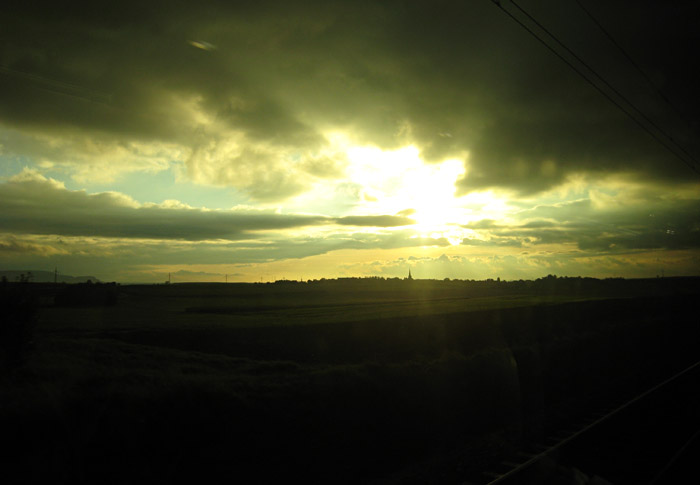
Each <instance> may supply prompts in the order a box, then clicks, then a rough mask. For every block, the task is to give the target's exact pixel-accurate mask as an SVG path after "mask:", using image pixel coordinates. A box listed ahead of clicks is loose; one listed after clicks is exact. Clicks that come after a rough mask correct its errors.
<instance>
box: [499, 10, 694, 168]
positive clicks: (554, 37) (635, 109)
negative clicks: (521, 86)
mask: <svg viewBox="0 0 700 485" xmlns="http://www.w3.org/2000/svg"><path fill="white" fill-rule="evenodd" d="M510 3H512V4H513V5H515V7H516V8H517V9H518V10H520V11H521V12H522V13H523V14H524V15H525V16H526V17H527V18H529V19H530V20H531V21H532V22H534V23H535V25H537V26H538V27H539V28H540V29H542V30H543V31H544V32H545V33H546V34H547V35H549V36H550V37H551V38H552V39H554V41H555V42H556V43H557V44H559V45H560V46H561V47H563V48H564V50H566V52H568V53H569V54H571V55H572V56H573V57H574V59H576V60H577V61H578V62H580V63H581V64H582V65H583V66H584V67H585V68H586V69H588V70H589V71H590V72H592V73H593V75H594V76H595V77H597V78H598V79H599V80H600V81H601V82H602V83H603V84H605V86H607V87H608V88H609V89H610V90H611V91H612V92H613V93H615V94H616V95H617V96H618V97H619V98H620V99H622V100H623V101H624V102H625V103H627V104H628V105H629V106H630V107H631V108H632V109H633V110H634V111H635V112H637V114H639V115H640V116H641V117H642V118H644V120H645V121H646V122H647V123H649V124H650V125H651V126H652V127H654V128H655V129H656V130H657V131H658V132H659V133H661V134H662V135H663V136H665V137H666V138H667V139H668V140H670V141H671V143H672V144H673V145H674V146H676V148H678V149H679V150H681V151H682V152H683V153H684V154H685V155H687V156H688V158H690V159H691V160H692V161H693V162H695V163H696V164H699V163H700V162H698V161H697V160H696V159H695V158H694V157H693V155H692V154H690V153H689V152H688V151H687V150H686V149H685V148H683V147H682V146H681V145H679V144H678V143H677V142H676V141H675V140H674V139H673V137H672V136H670V135H669V134H668V133H666V132H665V131H664V130H662V129H661V127H659V125H657V124H656V123H655V122H654V121H653V120H651V119H650V118H649V117H648V116H646V115H645V114H644V113H643V112H642V111H641V110H640V109H639V108H637V107H636V106H635V105H634V103H632V101H630V100H629V99H627V97H625V96H624V95H623V94H622V93H621V92H620V91H618V90H617V89H615V87H614V86H613V85H611V84H610V83H609V82H608V81H607V80H606V79H605V78H603V76H601V75H600V74H598V73H597V72H596V70H595V69H593V68H592V67H591V66H590V65H589V64H588V63H587V62H586V61H584V60H583V59H581V57H579V56H578V55H577V54H576V53H575V52H574V51H572V50H571V49H569V47H567V46H566V45H565V44H564V43H563V42H562V41H560V40H559V38H557V36H556V35H554V34H553V33H552V32H551V31H549V30H548V29H547V28H546V27H545V26H544V25H542V24H541V23H540V22H538V21H537V19H535V18H534V17H533V16H532V15H530V14H529V13H527V11H525V9H523V8H522V7H521V6H520V5H518V4H517V3H516V2H515V0H510Z"/></svg>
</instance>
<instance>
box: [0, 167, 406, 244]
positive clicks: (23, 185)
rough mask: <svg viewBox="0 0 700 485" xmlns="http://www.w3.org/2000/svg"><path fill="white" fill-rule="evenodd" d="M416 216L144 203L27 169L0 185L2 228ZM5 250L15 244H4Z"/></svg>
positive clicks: (243, 224) (196, 230) (296, 223)
mask: <svg viewBox="0 0 700 485" xmlns="http://www.w3.org/2000/svg"><path fill="white" fill-rule="evenodd" d="M413 222H414V221H412V220H411V219H408V218H405V217H399V216H388V215H378V216H364V217H362V216H360V217H345V218H332V217H327V216H322V215H292V214H276V213H270V212H261V211H259V212H251V211H249V212H242V211H213V210H202V209H194V208H189V207H183V206H181V205H180V206H179V205H177V204H175V205H174V206H173V205H170V206H169V205H167V204H165V205H153V204H151V205H141V204H138V203H136V202H135V201H133V200H132V199H130V198H129V197H127V196H124V195H122V194H119V193H114V192H105V193H99V194H87V193H86V192H84V191H71V190H67V189H65V188H64V187H63V186H62V185H61V184H59V183H58V182H56V181H54V180H51V179H46V178H44V177H42V176H40V175H38V174H36V173H34V172H31V171H25V172H23V173H22V174H20V175H18V176H16V177H14V178H13V179H11V180H10V181H8V182H6V183H3V184H0V227H2V230H3V231H11V232H15V233H24V234H56V235H65V236H96V237H112V238H152V239H180V240H187V241H201V240H206V239H229V240H237V239H250V238H252V237H254V236H253V234H254V233H256V232H259V231H270V230H284V229H291V228H301V227H306V226H320V225H331V224H340V225H344V226H365V227H392V226H405V225H409V224H412V223H413ZM6 246H7V247H6V248H5V249H6V250H8V249H11V248H12V247H13V246H12V245H11V244H10V245H6Z"/></svg>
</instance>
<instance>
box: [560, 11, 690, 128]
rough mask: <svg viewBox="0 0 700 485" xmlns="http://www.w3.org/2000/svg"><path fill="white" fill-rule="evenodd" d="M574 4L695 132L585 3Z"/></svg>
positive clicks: (686, 118) (655, 92) (687, 120)
mask: <svg viewBox="0 0 700 485" xmlns="http://www.w3.org/2000/svg"><path fill="white" fill-rule="evenodd" d="M574 2H576V4H577V5H578V6H579V8H580V9H581V10H583V12H584V13H585V14H586V15H587V16H588V18H590V19H591V21H592V22H593V23H594V24H595V25H596V27H598V29H599V30H600V31H601V32H602V33H603V35H605V37H607V38H608V40H609V41H610V42H611V43H612V45H614V46H615V47H616V48H617V50H619V51H620V53H621V54H622V56H623V57H624V58H625V59H627V61H628V62H629V63H630V64H631V65H632V67H634V68H635V69H636V71H637V72H638V73H639V74H640V75H641V76H642V77H643V78H644V80H645V81H646V83H647V86H649V88H650V89H651V90H652V92H654V94H656V95H657V96H658V97H659V98H660V99H661V100H662V101H663V102H664V103H666V104H667V105H668V106H669V107H670V108H671V109H672V110H673V111H674V112H675V113H676V115H678V117H679V118H681V119H682V120H683V121H684V122H685V124H686V125H687V127H688V128H689V129H690V130H691V131H695V129H694V128H693V127H692V126H691V122H690V120H689V119H688V117H687V116H685V114H683V112H682V111H681V110H680V109H679V108H678V106H676V105H675V104H674V103H673V102H672V101H671V100H670V99H669V98H668V97H667V96H666V95H665V94H664V92H663V91H662V90H661V89H660V88H659V87H658V86H657V85H656V84H655V83H654V81H652V80H651V78H650V77H649V75H648V74H647V73H646V72H645V71H644V69H642V68H641V67H640V66H639V64H638V63H637V62H636V61H635V60H634V59H633V58H632V56H631V55H630V54H629V53H628V52H627V51H626V50H625V49H624V48H623V47H622V45H620V43H619V42H617V40H615V38H614V37H613V36H612V34H611V33H610V32H609V31H608V30H607V29H606V28H605V27H604V26H603V24H601V23H600V22H599V21H598V19H597V18H596V17H595V16H594V15H593V14H592V13H591V11H590V10H588V9H587V8H586V7H585V6H584V5H583V3H581V1H580V0H574Z"/></svg>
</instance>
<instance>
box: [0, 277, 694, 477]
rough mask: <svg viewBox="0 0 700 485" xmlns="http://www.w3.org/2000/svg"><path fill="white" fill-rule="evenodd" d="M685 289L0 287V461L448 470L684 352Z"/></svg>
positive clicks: (415, 284)
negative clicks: (1, 441)
mask: <svg viewBox="0 0 700 485" xmlns="http://www.w3.org/2000/svg"><path fill="white" fill-rule="evenodd" d="M698 294H700V282H699V281H698V279H694V278H685V279H670V278H669V279H658V280H632V281H625V280H602V281H601V280H588V279H583V280H582V279H576V278H570V279H569V278H567V279H561V278H560V279H556V278H554V279H552V278H547V279H541V280H537V281H536V282H512V283H505V282H497V281H488V282H461V281H420V280H419V281H404V280H331V281H318V282H308V283H296V282H278V283H275V284H229V285H224V284H192V285H187V284H179V285H153V286H136V285H134V286H119V285H57V286H53V285H50V284H46V285H42V284H30V283H26V284H9V285H5V286H4V287H3V306H4V313H5V314H4V315H3V317H4V322H3V325H4V327H3V328H5V329H10V328H15V327H17V328H21V329H22V330H23V331H22V332H18V331H9V330H5V331H4V333H3V334H2V336H3V338H4V341H3V342H4V343H3V356H4V357H3V364H2V365H3V367H2V369H3V375H2V381H1V383H0V393H1V395H0V398H1V400H0V421H1V424H2V429H3V435H4V436H5V438H6V442H8V443H11V444H12V446H11V450H10V451H9V452H5V453H4V455H3V456H2V466H3V470H6V471H7V472H6V473H7V474H9V475H11V476H12V477H13V480H14V481H13V483H22V482H26V483H36V482H46V481H48V480H50V481H51V482H52V483H76V482H77V483H80V482H91V483H92V482H96V481H99V482H103V483H134V482H145V481H153V480H157V481H159V482H162V481H165V482H168V481H170V482H179V481H183V482H185V481H193V480H197V481H211V480H213V478H214V477H217V479H221V478H223V479H225V480H229V481H231V480H233V481H239V482H241V483H256V482H259V483H270V482H273V481H279V480H285V481H286V480H290V479H292V478H294V477H298V478H300V479H301V480H303V481H304V482H307V483H459V482H460V481H463V480H464V477H466V476H467V475H468V474H469V473H470V471H473V470H478V469H480V467H482V466H484V464H486V463H488V462H489V461H490V460H493V459H496V458H498V457H499V456H500V455H501V454H502V453H507V452H508V451H509V450H512V449H515V448H517V447H518V446H519V445H520V444H521V443H523V442H527V441H530V440H536V439H538V438H540V437H542V436H544V435H545V434H546V433H547V432H548V430H550V429H553V428H555V427H556V426H557V425H558V423H561V422H564V421H566V420H567V419H571V418H572V417H575V416H576V414H577V413H581V412H583V411H584V410H585V409H588V408H589V406H592V405H594V404H595V403H596V401H597V400H599V399H607V398H608V397H609V396H611V395H613V394H615V395H633V394H634V393H635V392H637V391H638V390H639V389H641V388H643V387H644V386H646V385H649V384H650V383H654V382H656V381H658V380H659V379H661V378H663V377H664V376H667V375H669V374H670V373H671V372H673V371H674V370H676V369H679V368H681V367H682V366H684V365H687V364H688V363H689V362H694V361H695V360H697V358H698V352H697V350H696V349H697V344H698V342H699V340H700V332H698V328H697V322H696V321H695V319H694V318H692V316H691V315H693V314H696V313H697V304H696V301H697V296H698ZM22 302H31V305H29V304H27V305H24V304H23V303H22ZM13 305H14V306H13ZM12 325H14V327H12ZM29 327H31V328H29ZM208 479H211V480H208Z"/></svg>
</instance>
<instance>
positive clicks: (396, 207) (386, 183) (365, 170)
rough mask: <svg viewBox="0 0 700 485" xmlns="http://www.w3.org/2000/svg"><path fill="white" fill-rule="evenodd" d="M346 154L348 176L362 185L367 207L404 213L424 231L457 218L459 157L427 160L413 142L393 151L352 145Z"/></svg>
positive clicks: (429, 232) (439, 229) (378, 210)
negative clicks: (421, 155) (425, 160)
mask: <svg viewBox="0 0 700 485" xmlns="http://www.w3.org/2000/svg"><path fill="white" fill-rule="evenodd" d="M347 154H348V159H349V161H350V167H349V169H348V172H349V178H350V179H351V180H352V181H353V182H355V183H357V184H359V185H360V186H361V187H362V188H363V191H364V194H363V195H364V202H365V206H366V207H367V209H371V210H372V212H374V213H380V212H381V213H392V214H398V213H401V214H404V215H407V216H408V217H410V218H412V219H414V220H415V221H416V226H414V227H415V228H416V229H418V230H419V231H420V232H421V233H425V234H426V235H431V233H435V232H436V231H438V232H439V231H441V230H444V229H446V226H449V225H450V224H455V223H458V222H459V220H460V218H461V210H460V207H459V199H458V198H457V197H455V195H454V192H455V182H456V181H457V179H458V178H459V177H460V176H461V175H462V174H463V173H464V165H463V162H462V161H460V160H445V161H443V162H441V163H435V164H428V163H425V162H423V161H422V160H421V159H420V156H419V151H418V148H416V147H415V146H407V147H404V148H400V149H398V150H393V151H382V150H380V149H379V148H376V147H351V148H349V149H348V151H347Z"/></svg>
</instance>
